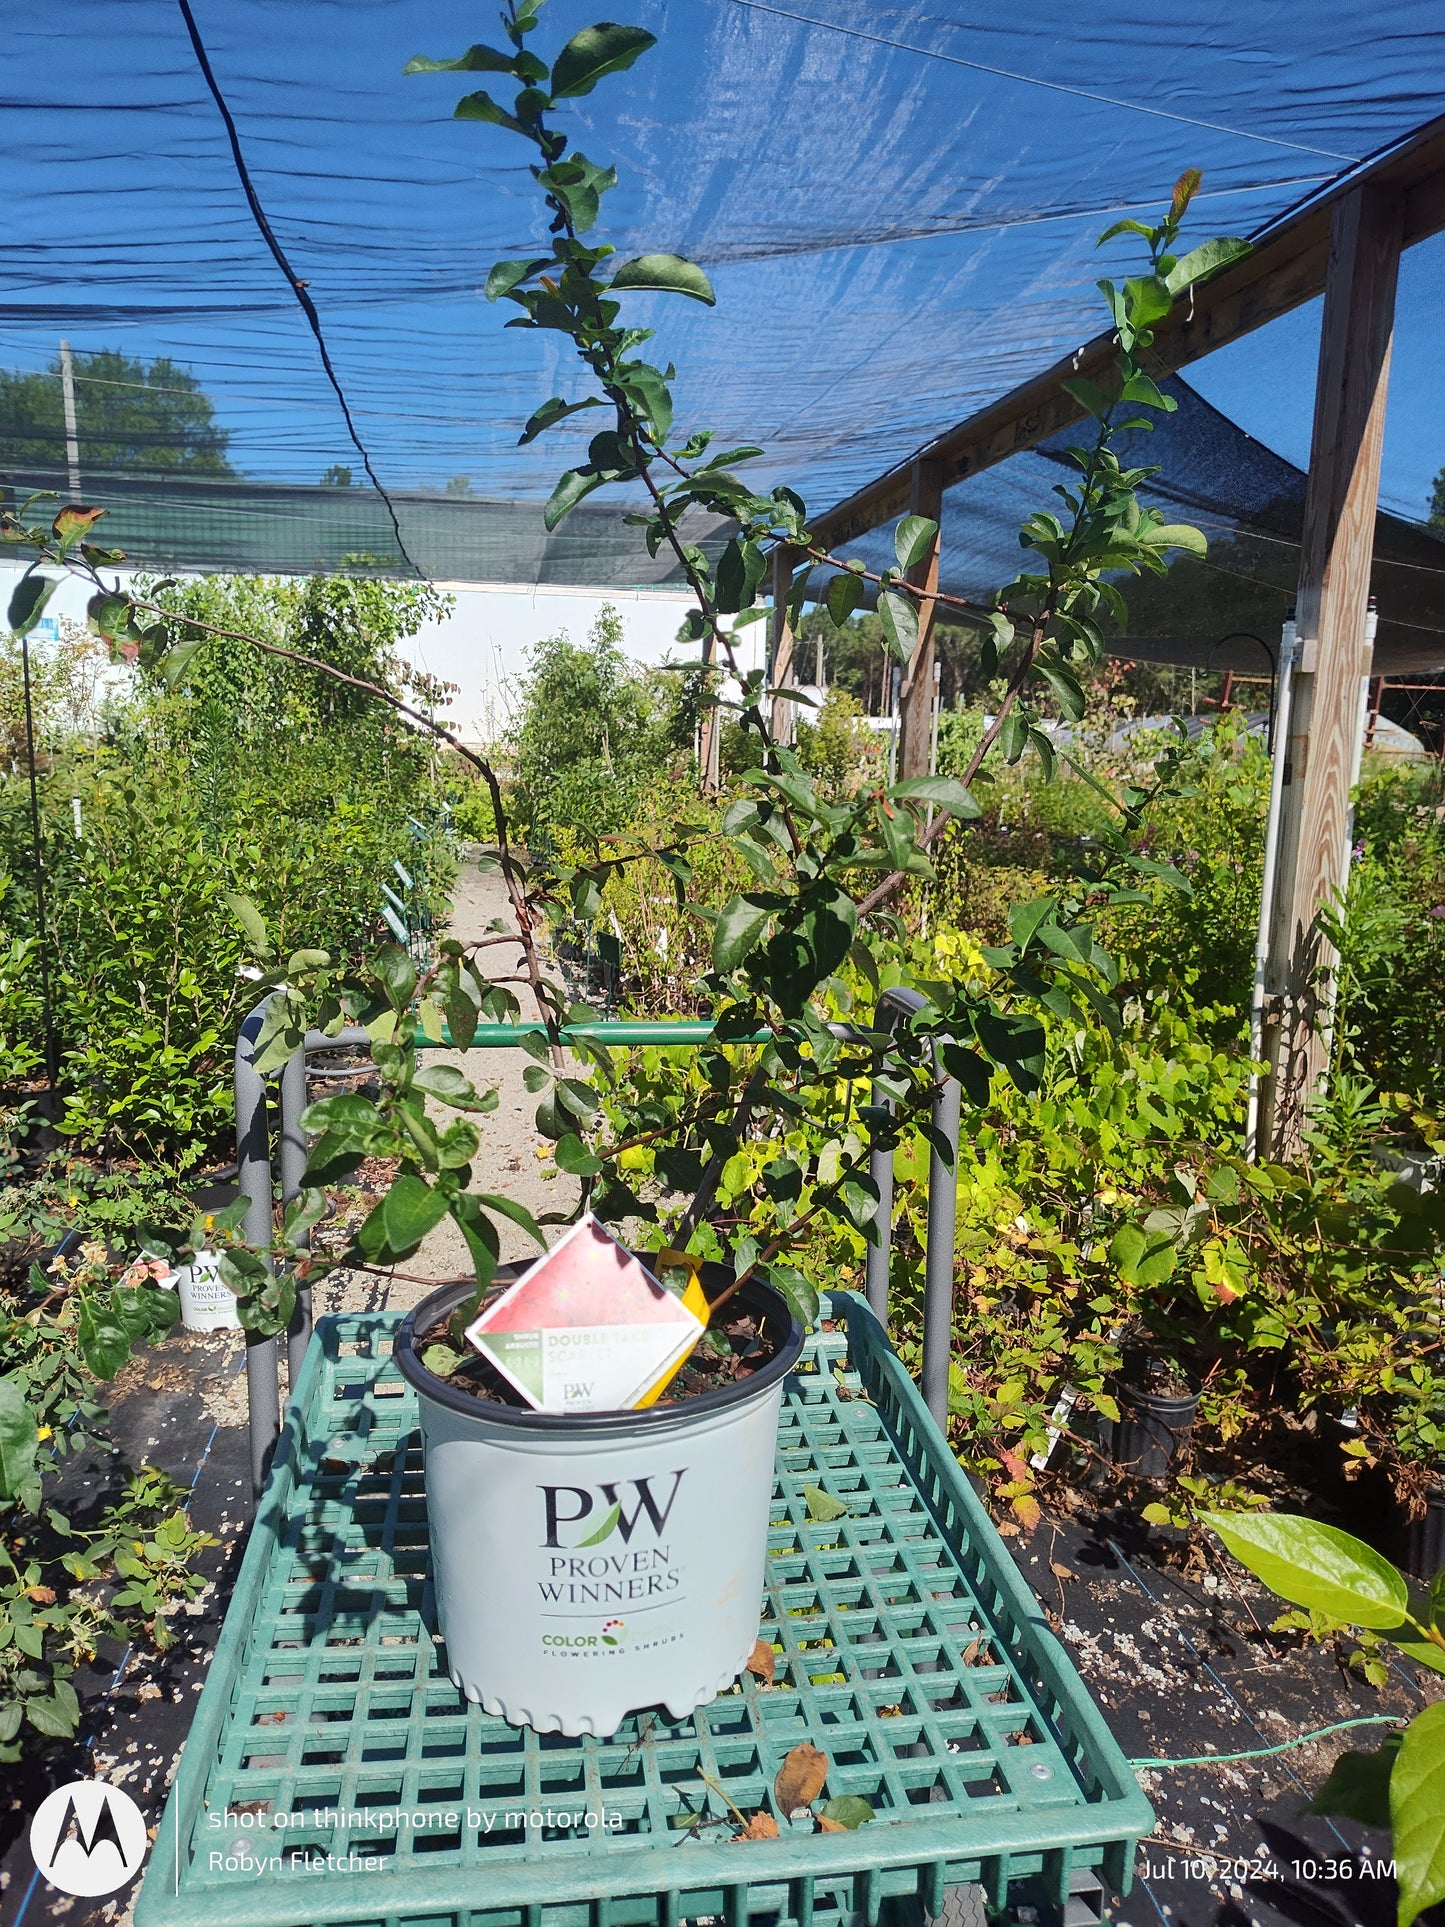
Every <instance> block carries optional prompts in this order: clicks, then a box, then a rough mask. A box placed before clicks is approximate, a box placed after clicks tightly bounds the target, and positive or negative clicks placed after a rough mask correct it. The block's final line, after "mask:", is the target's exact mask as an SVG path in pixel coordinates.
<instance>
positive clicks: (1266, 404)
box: [1184, 234, 1445, 521]
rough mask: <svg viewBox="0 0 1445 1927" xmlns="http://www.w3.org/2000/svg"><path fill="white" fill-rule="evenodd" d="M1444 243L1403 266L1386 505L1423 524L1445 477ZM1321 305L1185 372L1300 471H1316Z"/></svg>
mask: <svg viewBox="0 0 1445 1927" xmlns="http://www.w3.org/2000/svg"><path fill="white" fill-rule="evenodd" d="M1442 292H1445V235H1439V234H1437V235H1435V236H1434V237H1433V238H1432V239H1431V240H1429V241H1422V242H1421V243H1420V245H1419V246H1418V247H1414V248H1411V249H1410V250H1409V252H1408V253H1407V254H1406V255H1405V257H1404V259H1403V260H1402V262H1401V264H1400V285H1399V291H1398V294H1397V296H1396V304H1395V346H1394V351H1393V354H1392V356H1391V365H1390V393H1389V409H1388V412H1387V414H1386V416H1385V450H1384V457H1383V461H1382V464H1381V474H1380V501H1381V504H1382V506H1383V507H1385V508H1387V509H1391V510H1393V511H1394V512H1395V513H1396V514H1397V515H1407V516H1411V517H1413V518H1414V519H1415V520H1417V521H1419V520H1423V519H1424V517H1425V515H1426V514H1427V513H1428V509H1429V501H1430V492H1431V489H1432V487H1433V485H1434V481H1435V477H1436V475H1437V474H1438V473H1439V471H1440V470H1441V469H1442V468H1445V379H1442V364H1445V305H1442V301H1441V295H1442ZM1323 305H1324V304H1323V303H1322V302H1320V301H1312V302H1310V303H1309V304H1308V305H1307V306H1306V307H1303V308H1296V309H1295V310H1294V311H1293V312H1292V313H1291V314H1287V315H1282V316H1281V317H1280V319H1279V320H1278V321H1274V322H1271V323H1270V324H1269V326H1268V327H1265V328H1260V329H1257V330H1256V331H1255V333H1254V334H1252V335H1246V336H1245V337H1244V339H1243V340H1242V341H1237V342H1234V343H1233V344H1232V345H1231V346H1229V347H1228V348H1221V349H1220V350H1219V351H1218V353H1217V354H1213V355H1210V356H1209V357H1208V359H1207V360H1205V361H1201V362H1196V363H1195V365H1194V366H1193V367H1192V368H1187V369H1185V370H1184V375H1185V379H1186V380H1187V381H1189V382H1190V383H1191V384H1192V386H1193V387H1195V388H1197V389H1198V391H1199V393H1200V394H1201V395H1203V396H1204V398H1205V399H1206V401H1210V402H1213V404H1214V406H1215V407H1216V408H1218V409H1220V410H1221V411H1222V413H1224V414H1226V415H1228V416H1229V417H1230V418H1231V419H1232V420H1233V421H1236V422H1238V424H1239V426H1240V427H1241V428H1243V429H1245V430H1247V431H1248V433H1249V434H1251V435H1253V436H1254V437H1255V438H1256V440H1258V441H1262V442H1264V443H1265V444H1266V446H1268V447H1270V448H1272V449H1273V450H1274V451H1275V453H1276V454H1278V455H1283V456H1284V457H1285V459H1286V460H1287V461H1291V462H1293V463H1294V464H1295V465H1296V467H1298V468H1304V467H1306V466H1307V464H1308V461H1309V449H1310V422H1311V416H1312V413H1313V409H1314V392H1315V369H1316V364H1317V362H1318V359H1319V349H1320V317H1321V313H1322V310H1323Z"/></svg>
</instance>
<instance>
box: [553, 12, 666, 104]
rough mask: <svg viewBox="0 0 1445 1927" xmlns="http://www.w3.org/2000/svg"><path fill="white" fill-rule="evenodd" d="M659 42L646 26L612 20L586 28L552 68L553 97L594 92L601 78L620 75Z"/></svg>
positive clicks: (575, 36) (568, 44) (574, 97)
mask: <svg viewBox="0 0 1445 1927" xmlns="http://www.w3.org/2000/svg"><path fill="white" fill-rule="evenodd" d="M656 45H657V36H656V35H655V34H650V33H648V32H647V30H646V29H645V28H643V27H619V26H618V25H617V24H616V22H615V21H612V20H599V21H598V23H597V25H596V26H595V27H584V28H583V29H582V31H581V33H578V34H573V36H572V38H571V39H570V40H569V41H568V42H567V45H566V46H565V47H564V48H563V49H562V51H561V53H559V54H558V56H557V59H556V62H555V64H554V66H553V68H552V98H553V100H569V99H576V97H577V96H578V95H579V94H590V93H591V92H592V89H593V88H594V87H595V86H596V85H597V83H598V81H599V80H602V79H604V78H605V77H606V76H607V75H608V74H620V73H621V72H622V71H623V70H624V68H627V67H630V66H631V65H632V63H633V61H634V60H637V59H639V58H640V57H641V56H642V55H643V54H645V53H646V52H647V50H648V48H649V47H655V46H656Z"/></svg>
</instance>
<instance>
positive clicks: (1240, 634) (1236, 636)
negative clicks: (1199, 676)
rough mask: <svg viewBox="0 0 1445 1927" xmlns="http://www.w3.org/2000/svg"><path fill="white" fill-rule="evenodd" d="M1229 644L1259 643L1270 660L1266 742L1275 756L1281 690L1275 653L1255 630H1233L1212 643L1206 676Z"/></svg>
mask: <svg viewBox="0 0 1445 1927" xmlns="http://www.w3.org/2000/svg"><path fill="white" fill-rule="evenodd" d="M1227 642H1257V643H1258V644H1259V646H1260V648H1261V649H1262V650H1263V651H1264V653H1265V655H1266V656H1268V658H1269V732H1268V735H1267V737H1266V739H1265V740H1266V746H1267V748H1268V750H1269V753H1270V755H1271V756H1273V754H1274V708H1275V695H1276V692H1277V690H1278V688H1279V662H1278V660H1277V658H1276V655H1275V652H1274V650H1273V649H1271V648H1270V646H1269V644H1268V643H1267V642H1266V641H1265V639H1264V637H1263V636H1257V635H1256V634H1255V633H1254V631H1253V629H1231V630H1230V632H1229V634H1228V635H1227V636H1218V637H1216V638H1215V640H1214V641H1213V642H1212V643H1210V645H1209V650H1208V653H1207V654H1206V656H1205V658H1204V673H1205V675H1206V676H1207V675H1208V674H1209V665H1210V663H1212V662H1213V661H1214V654H1215V651H1216V650H1217V649H1222V648H1223V647H1224V645H1225V643H1227Z"/></svg>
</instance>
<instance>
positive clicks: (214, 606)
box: [0, 578, 454, 1171]
mask: <svg viewBox="0 0 1445 1927" xmlns="http://www.w3.org/2000/svg"><path fill="white" fill-rule="evenodd" d="M155 593H156V594H157V595H158V597H159V600H160V603H161V605H163V607H164V610H165V612H166V613H165V621H166V622H174V621H177V620H179V612H181V611H186V612H189V614H190V615H191V616H192V617H195V618H197V619H201V620H206V621H208V622H212V623H214V624H216V625H217V626H219V627H222V628H234V629H236V630H237V632H238V633H239V632H240V625H242V624H250V625H252V626H253V627H255V628H256V630H257V631H258V632H259V636H260V639H261V640H262V641H265V642H267V643H269V644H271V645H272V646H274V647H286V646H293V647H294V648H295V649H298V650H300V651H302V652H303V653H314V654H316V655H317V656H318V659H321V660H323V661H324V662H326V663H331V664H332V665H333V666H335V667H338V668H340V669H341V670H342V671H343V672H344V673H345V674H348V675H352V674H356V675H361V674H363V673H367V674H371V675H380V676H382V677H383V678H393V679H397V680H399V681H400V682H401V683H402V685H403V686H405V677H404V672H403V670H402V668H401V666H400V663H399V658H398V655H397V651H398V649H399V648H400V647H401V645H402V644H403V643H404V642H405V640H406V639H407V638H408V637H409V636H410V635H411V634H413V633H414V632H415V630H416V628H417V627H418V626H419V625H420V623H421V622H422V621H424V620H426V619H427V618H428V617H429V616H430V615H432V614H434V613H436V612H437V610H438V609H439V608H440V607H441V602H440V599H438V598H436V597H435V596H433V595H432V593H431V592H430V591H429V590H425V589H423V588H421V587H420V586H418V585H414V584H395V583H366V582H357V581H352V580H348V579H318V580H314V581H310V582H293V581H282V582H276V581H263V580H257V579H250V578H210V579H207V580H203V581H192V582H188V583H185V584H173V585H170V586H168V587H166V588H163V589H159V590H157V591H156V592H155ZM281 638H284V639H285V641H284V643H283V642H282V641H280V640H278V639H281ZM216 649H217V652H218V658H217V662H216V664H215V670H216V676H215V680H214V682H212V681H210V680H209V679H208V681H207V683H206V686H205V687H204V688H203V689H202V688H197V687H195V686H193V682H192V679H190V678H188V677H186V676H185V675H184V674H182V675H180V676H178V677H177V679H176V680H177V686H176V687H175V688H171V687H169V686H168V683H167V680H166V678H165V677H163V676H161V675H159V674H155V673H152V672H151V671H150V670H145V671H144V672H143V674H142V677H141V682H140V686H139V688H138V690H137V692H136V693H135V694H134V695H133V697H132V698H131V700H130V701H129V702H128V703H126V704H123V705H122V704H120V703H116V704H115V705H114V706H113V707H112V711H111V713H110V722H109V733H108V735H107V736H106V737H104V738H102V739H101V740H99V741H93V740H89V741H88V740H87V739H85V738H83V737H76V736H74V735H67V734H66V733H65V732H63V731H58V730H57V731H54V732H51V731H50V730H49V723H48V721H47V718H46V716H45V715H44V714H42V723H44V724H45V725H46V741H47V742H51V743H53V744H54V745H57V746H55V747H52V748H49V749H47V750H45V751H44V752H43V758H42V771H41V780H40V789H41V800H42V808H43V818H44V821H43V848H44V856H45V865H46V877H47V896H48V910H49V920H50V928H51V957H50V975H51V986H52V995H53V999H54V1005H55V1013H56V1031H57V1034H58V1039H59V1043H60V1048H61V1072H62V1094H63V1112H62V1116H61V1120H60V1128H61V1130H62V1131H63V1132H64V1133H65V1134H66V1135H67V1136H68V1137H69V1138H70V1140H71V1141H72V1143H73V1144H74V1145H75V1146H76V1147H77V1148H79V1149H83V1150H86V1151H88V1152H92V1153H100V1154H102V1155H106V1156H110V1157H117V1156H119V1157H124V1158H129V1159H139V1160H141V1161H143V1162H146V1163H158V1164H161V1165H164V1166H166V1167H169V1168H170V1169H171V1170H174V1171H181V1170H185V1169H189V1168H194V1167H195V1166H196V1165H197V1164H199V1163H201V1162H203V1161H205V1160H207V1159H212V1160H214V1159H215V1158H217V1157H218V1156H220V1157H224V1156H225V1154H226V1150H227V1141H228V1137H229V1135H230V1128H231V1115H232V1099H231V1062H230V1060H231V1053H232V1051H233V1049H234V1043H235V1032H236V1027H237V1024H238V1023H239V1021H240V1019H241V1017H242V1016H243V1015H244V1012H245V1010H246V1009H248V1008H249V1001H248V999H249V998H250V994H251V993H250V990H249V986H248V984H247V983H246V981H245V980H244V979H242V978H239V977H238V975H237V972H238V968H239V966H240V965H241V964H242V962H243V961H244V955H245V952H244V947H243V944H242V938H241V933H240V930H239V929H238V927H237V925H236V922H235V918H234V917H233V915H232V914H231V912H230V910H229V908H228V899H229V897H230V896H231V895H232V894H234V893H236V892H242V893H245V894H246V895H248V896H249V897H252V898H254V899H255V900H256V902H257V903H258V904H259V905H260V906H261V908H262V911H263V913H264V914H265V916H266V917H267V919H268V921H269V924H270V927H271V928H272V929H273V930H274V931H275V933H276V935H277V937H278V940H279V941H280V942H282V943H286V944H288V945H289V946H290V947H291V948H299V947H305V946H307V945H310V946H313V947H315V946H320V947H325V948H327V949H328V950H330V951H332V952H334V953H336V954H349V955H352V956H356V955H359V954H360V953H361V951H362V950H363V949H364V948H365V947H366V945H367V944H368V943H370V942H374V941H375V940H376V939H377V938H379V937H380V936H381V935H382V934H383V933H384V930H385V925H384V924H383V922H382V920H381V915H380V912H381V906H382V901H383V899H382V886H383V884H387V883H389V884H391V885H392V886H393V887H394V888H396V887H398V880H397V878H396V875H395V872H394V869H393V864H394V863H395V862H397V861H400V862H401V863H402V864H403V867H405V868H406V869H407V870H408V872H409V873H411V874H413V875H414V876H415V877H417V878H418V880H419V882H420V888H419V890H418V891H417V892H416V893H415V897H416V900H417V901H418V903H419V905H420V907H421V908H422V910H423V911H424V912H425V913H426V914H428V915H430V916H432V917H439V916H440V915H441V913H442V911H443V909H444V906H445V902H446V897H447V891H448V885H449V883H450V881H451V877H452V875H453V873H454V865H453V860H452V858H451V855H450V850H449V847H448V844H447V841H446V838H445V836H444V835H443V833H442V827H441V819H442V804H443V800H444V797H445V792H446V788H447V785H448V782H449V781H450V777H449V774H448V772H447V771H446V770H444V769H441V768H440V767H438V765H437V762H436V758H435V757H434V754H433V751H432V748H431V746H430V743H429V742H428V740H427V739H426V738H425V737H424V736H422V735H419V734H418V733H417V731H416V730H414V729H412V728H408V727H405V726H402V725H401V724H399V723H397V722H396V721H394V720H392V719H391V718H390V717H389V716H388V715H387V713H386V712H385V711H384V710H382V709H381V708H379V706H378V705H376V703H375V702H374V701H373V699H372V698H371V697H369V696H364V695H362V694H360V693H358V692H357V691H356V690H353V689H351V688H349V686H347V685H344V684H343V685H337V684H336V683H335V682H333V681H332V680H331V679H330V677H329V676H328V675H326V674H325V673H323V670H320V669H316V668H312V667H309V666H308V665H306V664H305V663H297V662H296V661H294V660H293V659H292V657H291V656H290V655H287V656H283V657H279V658H278V657H275V656H270V655H266V654H263V653H258V652H257V650H256V649H255V648H252V647H250V646H249V645H246V644H244V643H241V642H236V641H232V640H229V639H227V638H221V639H220V640H218V641H217V643H216ZM72 799H78V802H79V808H80V826H81V827H80V833H79V835H77V833H76V829H75V818H74V814H73V804H72ZM413 819H415V824H416V825H419V827H420V829H421V831H422V833H423V834H422V839H421V840H420V841H419V840H418V836H417V834H416V827H414V823H413ZM0 884H3V893H0V903H3V906H4V911H5V912H6V914H7V916H8V919H9V931H8V932H7V948H6V949H0V1087H3V1086H5V1085H12V1086H13V1085H19V1084H20V1083H22V1082H23V1081H25V1080H28V1079H33V1078H34V1076H35V1075H36V1073H37V1072H38V1070H39V1069H40V1067H41V1064H42V1061H43V1060H42V1041H43V1036H42V1013H41V999H40V981H39V960H38V955H37V946H38V927H37V920H36V900H35V892H34V863H33V859H32V857H31V853H30V823H29V813H28V796H27V794H26V786H25V783H24V780H23V779H22V778H17V777H14V776H0ZM12 933H13V934H12Z"/></svg>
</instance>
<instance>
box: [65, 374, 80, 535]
mask: <svg viewBox="0 0 1445 1927" xmlns="http://www.w3.org/2000/svg"><path fill="white" fill-rule="evenodd" d="M60 398H61V401H62V403H63V405H64V408H65V465H66V467H67V468H68V469H69V470H70V499H71V501H72V502H78V501H79V500H80V438H79V436H78V434H77V432H76V427H75V369H74V367H73V366H72V365H71V360H70V343H69V342H68V341H62V342H61V344H60Z"/></svg>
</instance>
